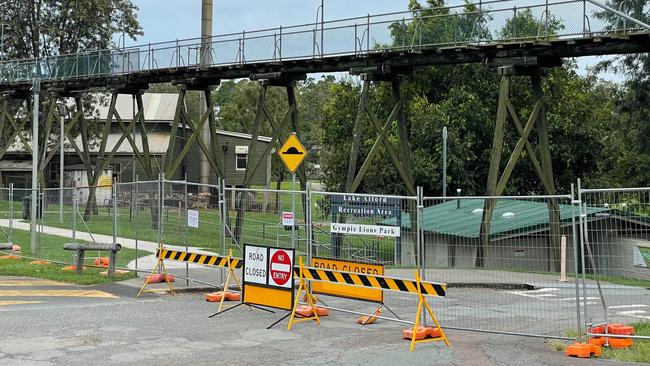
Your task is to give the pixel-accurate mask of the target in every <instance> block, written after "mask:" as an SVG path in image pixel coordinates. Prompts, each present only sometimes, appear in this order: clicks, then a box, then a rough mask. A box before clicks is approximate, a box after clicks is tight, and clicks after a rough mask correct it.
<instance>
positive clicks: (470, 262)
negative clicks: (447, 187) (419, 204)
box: [405, 196, 579, 337]
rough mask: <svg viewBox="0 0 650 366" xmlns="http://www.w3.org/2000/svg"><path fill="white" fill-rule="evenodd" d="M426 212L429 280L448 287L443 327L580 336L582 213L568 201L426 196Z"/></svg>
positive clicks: (441, 307)
mask: <svg viewBox="0 0 650 366" xmlns="http://www.w3.org/2000/svg"><path fill="white" fill-rule="evenodd" d="M423 206H424V207H423V209H422V215H421V216H422V218H421V220H420V223H421V230H422V235H423V241H424V268H425V275H424V278H425V279H427V280H435V281H441V282H445V283H447V284H448V288H449V292H448V298H447V301H446V302H444V303H442V304H439V305H438V304H436V305H435V306H436V308H437V309H438V313H439V314H440V318H441V319H440V320H441V322H442V323H443V324H444V325H445V326H448V327H456V328H465V329H480V330H486V331H496V332H510V333H523V334H528V335H537V336H553V337H563V336H567V335H573V334H576V331H577V308H576V284H575V273H574V272H575V266H574V261H573V258H574V250H573V248H574V243H575V241H574V240H575V238H576V236H575V235H574V234H577V229H576V225H575V224H574V223H577V222H578V217H579V210H578V207H577V206H573V205H572V204H571V199H570V197H569V196H552V197H544V196H539V197H498V198H497V197H447V198H425V199H424V205H423ZM405 222H407V223H408V222H409V221H408V220H405ZM562 267H564V269H565V277H566V282H560V281H559V280H560V279H561V273H560V272H561V269H562Z"/></svg>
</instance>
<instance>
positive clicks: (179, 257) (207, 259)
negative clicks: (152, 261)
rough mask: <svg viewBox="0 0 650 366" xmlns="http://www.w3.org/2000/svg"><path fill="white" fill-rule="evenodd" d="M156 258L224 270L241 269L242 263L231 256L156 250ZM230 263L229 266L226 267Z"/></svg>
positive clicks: (239, 259)
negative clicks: (230, 268)
mask: <svg viewBox="0 0 650 366" xmlns="http://www.w3.org/2000/svg"><path fill="white" fill-rule="evenodd" d="M156 257H157V258H160V259H168V260H171V261H178V262H187V263H197V264H204V265H206V266H215V267H224V268H229V267H232V268H242V266H243V264H244V263H243V261H242V260H241V258H233V257H231V256H225V257H222V256H218V255H210V254H200V253H192V252H181V251H178V250H168V249H160V248H159V249H158V250H157V251H156ZM228 261H230V265H228Z"/></svg>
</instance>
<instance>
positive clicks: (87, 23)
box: [0, 0, 143, 59]
mask: <svg viewBox="0 0 650 366" xmlns="http://www.w3.org/2000/svg"><path fill="white" fill-rule="evenodd" d="M137 9H138V8H137V7H136V6H135V5H133V3H132V2H131V0H5V1H4V4H3V11H2V12H1V13H0V21H1V22H2V23H6V24H8V25H9V28H10V29H11V32H10V33H9V34H8V36H6V39H5V47H6V51H7V53H8V58H10V59H17V58H40V57H45V56H56V55H63V54H67V53H75V52H79V51H85V50H101V49H106V48H108V47H109V46H111V44H112V42H113V36H114V35H115V34H121V33H124V34H125V35H126V36H127V37H129V38H131V39H135V38H136V37H137V36H139V35H142V34H143V32H142V28H141V27H140V24H139V22H138V19H137V17H136V11H137ZM26 15H27V16H26Z"/></svg>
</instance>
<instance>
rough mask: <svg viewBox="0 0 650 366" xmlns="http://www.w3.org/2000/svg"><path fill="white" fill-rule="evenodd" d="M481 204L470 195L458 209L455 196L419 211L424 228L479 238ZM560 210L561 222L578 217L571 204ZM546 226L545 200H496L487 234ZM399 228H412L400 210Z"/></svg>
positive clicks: (393, 221)
mask: <svg viewBox="0 0 650 366" xmlns="http://www.w3.org/2000/svg"><path fill="white" fill-rule="evenodd" d="M484 204H485V200H484V199H481V198H469V199H462V200H461V207H460V209H458V208H456V207H457V200H455V199H450V200H449V201H447V202H444V203H440V204H437V205H434V206H430V207H426V208H424V209H423V214H422V221H423V225H424V230H425V231H429V232H434V233H438V234H445V235H453V236H460V237H464V238H478V237H479V234H480V230H481V220H482V218H483V206H484ZM559 209H560V220H561V221H563V222H570V221H571V218H572V217H575V218H577V217H578V216H579V213H578V210H577V209H575V210H574V209H573V208H572V206H571V205H563V204H560V205H559ZM605 211H610V210H609V209H607V208H600V207H588V208H587V213H588V214H589V215H593V214H596V213H600V212H605ZM382 223H383V224H385V225H397V221H396V219H395V218H391V219H387V220H384V221H382ZM548 226H549V218H548V205H547V203H546V202H542V201H526V200H521V199H499V200H497V204H496V207H495V209H494V213H493V214H492V223H491V228H490V235H501V234H514V233H521V232H522V231H526V232H528V231H533V230H540V229H547V228H548ZM402 227H403V228H406V229H409V228H410V227H411V220H410V215H409V214H408V213H402Z"/></svg>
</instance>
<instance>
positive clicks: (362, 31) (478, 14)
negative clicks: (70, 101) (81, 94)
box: [0, 0, 650, 84]
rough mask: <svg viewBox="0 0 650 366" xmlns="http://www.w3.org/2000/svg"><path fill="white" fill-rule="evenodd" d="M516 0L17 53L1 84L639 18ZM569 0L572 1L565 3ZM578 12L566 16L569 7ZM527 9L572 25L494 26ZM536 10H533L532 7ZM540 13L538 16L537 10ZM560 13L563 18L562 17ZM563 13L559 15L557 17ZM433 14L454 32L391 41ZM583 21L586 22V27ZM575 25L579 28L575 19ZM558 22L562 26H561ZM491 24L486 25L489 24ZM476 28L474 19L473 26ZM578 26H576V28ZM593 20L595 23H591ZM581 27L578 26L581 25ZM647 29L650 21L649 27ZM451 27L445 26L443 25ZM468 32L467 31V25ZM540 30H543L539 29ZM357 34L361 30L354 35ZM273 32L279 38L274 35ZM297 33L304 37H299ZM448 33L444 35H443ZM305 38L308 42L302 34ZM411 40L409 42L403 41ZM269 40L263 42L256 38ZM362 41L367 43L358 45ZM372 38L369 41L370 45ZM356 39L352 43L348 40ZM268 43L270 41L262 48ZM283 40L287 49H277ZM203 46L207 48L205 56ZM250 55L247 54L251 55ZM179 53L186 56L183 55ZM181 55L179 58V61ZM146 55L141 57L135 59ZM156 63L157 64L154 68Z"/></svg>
mask: <svg viewBox="0 0 650 366" xmlns="http://www.w3.org/2000/svg"><path fill="white" fill-rule="evenodd" d="M517 4H521V3H520V2H518V1H514V0H491V1H482V0H474V2H472V3H471V4H469V5H473V6H474V7H475V9H476V10H475V11H467V9H468V8H467V6H468V5H467V4H463V5H454V6H447V7H438V8H426V9H418V10H414V11H410V10H409V11H399V12H390V13H382V14H374V15H370V14H368V15H366V16H359V17H351V18H344V19H336V20H329V21H324V22H314V23H305V24H299V25H292V26H281V27H278V28H265V29H258V30H253V31H242V32H237V33H226V34H219V35H215V36H212V37H210V39H209V43H208V44H209V45H208V46H207V47H204V46H203V45H202V43H201V41H202V40H203V39H202V38H201V37H197V38H188V39H181V40H174V41H166V42H156V43H147V44H141V45H134V46H128V47H124V48H111V49H103V50H89V51H82V52H78V53H72V54H62V55H56V56H48V57H44V58H39V59H33V58H32V59H21V60H5V61H0V84H2V83H12V82H29V81H30V80H32V79H34V78H40V79H41V80H60V79H68V78H80V77H95V76H113V75H123V74H130V73H134V72H141V71H151V70H157V69H167V68H180V67H196V66H199V65H200V61H201V60H202V59H205V58H206V57H207V58H208V63H207V66H222V65H235V64H244V63H257V62H271V61H281V60H290V59H310V58H323V57H327V56H340V55H357V56H362V55H364V54H369V53H371V52H373V51H374V50H375V48H373V47H378V46H379V45H381V48H377V50H381V51H387V50H404V49H421V48H422V47H424V46H426V47H431V46H433V47H445V46H450V45H455V46H459V45H470V44H487V43H496V42H507V41H512V40H523V39H549V38H553V39H562V38H567V37H587V36H589V37H591V36H593V35H598V34H608V33H620V32H623V33H624V34H627V33H630V32H634V31H638V30H639V29H643V26H644V25H646V24H645V23H643V22H641V21H638V20H635V19H633V18H631V17H629V16H627V15H626V14H624V13H622V12H621V11H620V10H616V9H612V8H610V7H608V6H607V5H603V4H600V3H599V2H598V1H595V0H530V1H529V2H528V3H527V4H524V5H523V6H519V7H517V6H516V5H517ZM571 6H574V8H571ZM575 6H579V8H580V9H579V10H580V11H579V12H577V16H575V14H574V15H573V17H574V18H576V19H575V20H574V21H573V22H572V23H571V22H568V23H567V19H569V20H570V19H571V16H572V15H567V13H571V11H570V10H574V11H575V10H577V8H575ZM522 11H531V12H533V13H534V14H533V16H534V18H535V19H544V21H545V22H546V23H548V21H549V19H553V16H555V17H557V19H560V20H563V21H564V22H565V23H567V24H569V25H570V24H573V25H574V27H573V28H571V27H566V28H562V29H560V30H557V31H556V32H555V33H553V34H549V30H548V27H547V26H545V27H544V31H543V32H542V31H541V27H538V29H536V30H535V32H533V33H534V34H533V33H531V34H516V30H515V34H514V35H510V36H504V35H503V34H500V33H499V31H500V29H502V28H503V26H504V25H505V24H507V23H508V21H509V20H511V19H512V17H514V16H516V15H517V14H518V12H522ZM603 12H605V13H608V14H610V15H611V16H614V17H619V18H621V19H624V20H630V19H631V20H632V21H633V22H634V23H636V27H634V26H631V25H630V24H627V22H623V24H625V25H624V26H622V28H621V27H620V25H618V24H617V25H611V24H609V23H608V22H606V21H604V20H602V21H600V22H598V23H599V24H597V25H594V24H592V23H594V22H592V20H593V19H595V18H592V20H590V18H589V16H592V17H594V16H595V15H596V14H597V13H603ZM538 13H539V14H538ZM540 14H541V16H540ZM562 17H564V18H562ZM561 18H562V19H561ZM435 19H454V20H455V23H451V22H450V23H441V24H444V25H445V29H446V32H447V33H449V30H452V28H453V38H448V39H438V40H435V39H434V40H427V39H423V34H422V33H423V29H422V27H421V26H416V27H414V29H412V31H411V32H412V34H410V33H409V34H404V35H403V42H402V44H401V45H399V44H398V43H399V42H397V40H393V39H391V37H390V30H389V28H390V25H393V24H400V23H401V24H402V25H403V29H404V32H405V33H406V32H407V27H406V26H405V25H406V24H407V22H411V21H418V22H420V23H421V22H423V21H428V20H435ZM459 19H467V20H469V21H473V22H474V24H473V25H472V30H471V32H470V34H469V35H468V34H459V21H458V20H459ZM585 22H588V23H589V29H585V28H586V26H585ZM479 23H483V24H485V26H484V27H483V28H484V29H485V30H486V31H487V32H481V31H480V30H478V31H476V28H477V24H479ZM579 23H580V24H581V26H580V27H578V26H577V25H578V24H579ZM567 24H563V26H567ZM488 26H489V28H488ZM479 27H480V26H479ZM576 27H577V29H576ZM594 27H597V29H594ZM579 28H582V30H580V29H579ZM649 28H650V27H649ZM447 29H449V30H447ZM337 32H339V33H340V32H349V33H350V34H349V35H348V34H346V35H345V36H349V37H350V41H351V42H349V44H350V45H347V42H346V43H345V44H346V45H344V46H341V44H342V43H343V42H340V41H339V42H336V44H335V43H328V42H326V41H327V39H326V38H325V37H324V36H325V35H330V36H331V35H332V34H334V33H337ZM465 33H467V32H465ZM542 33H543V34H542ZM317 34H320V35H321V37H320V38H321V39H322V38H325V41H323V42H322V43H324V44H320V40H319V39H318V38H319V37H317V36H316V35H317ZM359 35H362V38H361V41H359ZM278 36H279V42H278ZM300 36H308V37H306V38H304V39H301V38H299V37H300ZM446 36H449V34H446ZM307 39H309V41H307ZM405 39H411V41H410V42H408V43H407V42H404V40H405ZM267 40H268V43H269V44H268V45H266V44H260V43H262V42H265V41H267ZM364 40H365V44H363V43H364V42H363V41H364ZM370 40H372V41H373V42H372V43H374V44H372V45H371V42H370ZM352 44H354V47H352ZM267 46H268V47H267ZM283 47H284V48H285V49H284V50H283ZM206 52H207V55H206ZM251 55H252V56H251ZM185 56H187V57H186V58H185ZM181 59H182V60H183V62H182V64H181V62H180V60H181ZM140 60H144V61H142V62H141V61H140ZM158 65H162V67H159V66H158Z"/></svg>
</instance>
